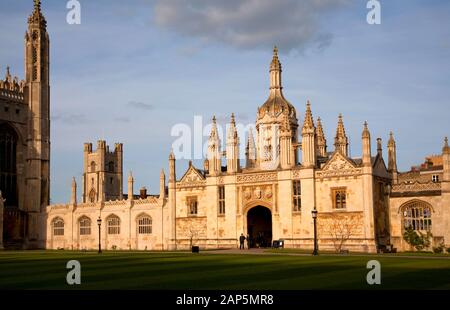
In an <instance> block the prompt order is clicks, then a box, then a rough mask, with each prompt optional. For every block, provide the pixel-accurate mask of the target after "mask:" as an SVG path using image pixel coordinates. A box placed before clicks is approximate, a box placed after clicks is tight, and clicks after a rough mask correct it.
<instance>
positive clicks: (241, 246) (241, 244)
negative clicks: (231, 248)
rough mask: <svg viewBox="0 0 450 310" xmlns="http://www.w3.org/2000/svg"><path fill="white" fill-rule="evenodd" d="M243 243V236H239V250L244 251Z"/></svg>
mask: <svg viewBox="0 0 450 310" xmlns="http://www.w3.org/2000/svg"><path fill="white" fill-rule="evenodd" d="M244 241H245V237H244V234H241V236H240V237H239V249H240V250H243V249H244Z"/></svg>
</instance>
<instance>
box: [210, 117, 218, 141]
mask: <svg viewBox="0 0 450 310" xmlns="http://www.w3.org/2000/svg"><path fill="white" fill-rule="evenodd" d="M218 136H219V135H218V133H217V121H216V116H215V115H214V116H213V118H212V127H211V133H210V135H209V138H210V139H211V138H216V137H218Z"/></svg>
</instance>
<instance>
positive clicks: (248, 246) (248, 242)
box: [247, 234, 252, 250]
mask: <svg viewBox="0 0 450 310" xmlns="http://www.w3.org/2000/svg"><path fill="white" fill-rule="evenodd" d="M251 246H252V244H251V242H250V235H248V234H247V249H249V250H250V247H251Z"/></svg>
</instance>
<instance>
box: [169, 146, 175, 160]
mask: <svg viewBox="0 0 450 310" xmlns="http://www.w3.org/2000/svg"><path fill="white" fill-rule="evenodd" d="M169 160H175V154H174V153H173V149H170V154H169Z"/></svg>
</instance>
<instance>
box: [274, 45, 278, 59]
mask: <svg viewBox="0 0 450 310" xmlns="http://www.w3.org/2000/svg"><path fill="white" fill-rule="evenodd" d="M273 57H278V47H277V46H276V45H275V46H274V47H273Z"/></svg>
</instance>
